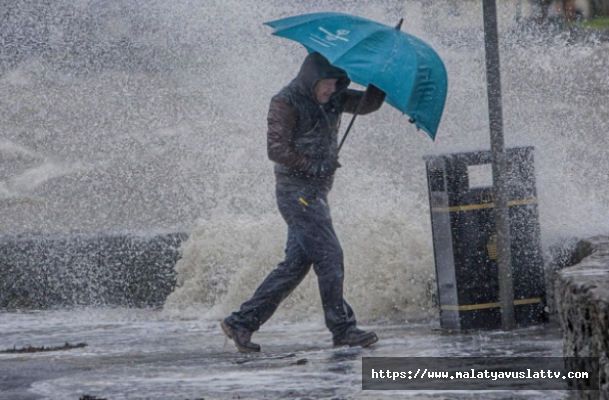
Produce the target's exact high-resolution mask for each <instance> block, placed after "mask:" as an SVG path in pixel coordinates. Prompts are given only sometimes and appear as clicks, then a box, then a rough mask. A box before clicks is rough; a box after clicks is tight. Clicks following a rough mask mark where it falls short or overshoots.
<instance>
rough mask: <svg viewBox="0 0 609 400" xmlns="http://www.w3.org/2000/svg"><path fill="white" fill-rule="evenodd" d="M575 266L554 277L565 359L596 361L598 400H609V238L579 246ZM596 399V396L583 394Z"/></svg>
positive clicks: (591, 393)
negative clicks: (598, 376)
mask: <svg viewBox="0 0 609 400" xmlns="http://www.w3.org/2000/svg"><path fill="white" fill-rule="evenodd" d="M573 258H574V259H573V261H574V263H575V264H574V265H573V266H571V267H568V268H565V269H563V270H561V271H559V272H558V273H557V277H556V281H555V285H554V290H555V299H556V306H557V315H558V319H559V321H560V325H561V327H562V330H563V335H564V342H563V345H564V355H565V356H567V357H599V358H600V385H601V398H602V399H609V380H608V376H609V359H608V355H609V236H595V237H592V238H589V239H584V240H582V241H580V242H579V244H578V246H577V248H576V250H575V253H574V257H573ZM581 398H585V399H598V398H599V394H598V392H589V393H587V392H582V397H581Z"/></svg>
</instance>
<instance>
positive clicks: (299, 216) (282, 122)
mask: <svg viewBox="0 0 609 400" xmlns="http://www.w3.org/2000/svg"><path fill="white" fill-rule="evenodd" d="M349 84H350V80H349V78H348V76H347V74H346V73H345V71H343V70H342V69H340V68H336V67H334V66H333V65H331V64H330V63H329V62H328V60H327V59H326V58H324V57H323V56H322V55H321V54H319V53H311V54H309V55H308V56H307V57H306V59H305V60H304V62H303V64H302V67H301V69H300V72H299V73H298V75H297V77H296V78H295V79H294V80H293V81H292V82H291V83H290V84H288V85H287V86H286V87H284V88H283V89H281V91H280V92H279V93H278V94H277V95H275V96H274V97H273V99H272V100H271V104H270V107H269V113H268V134H267V146H268V156H269V158H270V159H271V160H272V161H274V162H275V177H276V197H277V205H278V207H279V211H280V213H281V215H282V217H283V218H284V220H285V221H286V223H287V225H288V239H287V244H286V249H285V260H284V261H282V262H281V263H279V265H278V266H277V268H275V269H274V270H273V271H272V272H271V273H270V274H269V275H268V276H267V277H266V279H265V280H264V281H263V282H262V284H261V285H260V286H259V287H258V289H257V290H256V292H255V293H254V295H253V297H252V298H251V299H250V300H248V301H246V302H245V303H243V304H242V305H241V307H240V309H239V311H235V312H233V313H232V314H231V315H230V316H228V317H227V318H225V319H224V320H223V321H222V322H221V323H220V325H221V327H222V329H223V331H224V333H225V334H226V335H227V336H228V338H229V339H232V340H233V341H234V342H235V345H236V346H237V348H238V349H239V351H241V352H244V353H250V352H257V351H260V346H259V345H257V344H255V343H252V341H251V337H252V334H253V333H254V332H256V331H257V330H258V329H259V328H260V326H261V325H262V324H263V323H265V322H266V321H267V320H268V319H269V318H270V317H271V315H273V313H274V312H275V310H276V309H277V307H278V306H279V304H280V303H281V301H283V300H284V299H285V298H286V297H287V296H288V295H289V294H290V293H291V292H292V291H293V290H294V289H295V288H296V287H297V286H298V284H300V282H302V280H303V279H304V277H305V276H306V274H307V273H308V272H309V270H310V268H311V266H313V269H314V271H315V273H316V275H317V279H318V284H319V292H320V295H321V300H322V306H323V310H324V315H325V322H326V326H327V327H328V329H329V330H330V332H331V333H332V339H333V343H334V345H335V346H347V345H348V346H361V347H366V346H369V345H371V344H373V343H375V342H377V341H378V337H377V336H376V334H375V333H374V332H364V331H362V330H360V329H358V328H357V327H356V320H355V315H354V313H353V310H352V309H351V307H350V306H349V304H347V302H346V301H345V300H344V298H343V280H344V265H343V251H342V248H341V246H340V243H339V241H338V238H337V236H336V233H335V232H334V228H333V226H332V218H331V217H330V208H329V205H328V193H329V192H330V190H331V188H332V183H333V180H334V173H335V172H336V169H337V168H339V167H340V166H341V165H340V163H339V162H338V151H337V150H338V128H339V126H340V119H341V115H342V113H343V112H347V113H352V114H353V113H355V112H356V110H357V113H358V114H368V113H370V112H373V111H376V110H378V109H379V108H380V107H381V105H382V104H383V101H384V100H385V93H383V92H382V91H381V90H380V89H378V88H376V87H374V86H370V87H369V89H368V93H367V94H366V96H365V97H364V92H362V91H357V90H352V89H348V88H347V87H348V86H349ZM362 98H364V101H363V103H362V104H361V105H360V106H359V109H358V105H359V104H360V100H362Z"/></svg>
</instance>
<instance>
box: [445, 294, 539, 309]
mask: <svg viewBox="0 0 609 400" xmlns="http://www.w3.org/2000/svg"><path fill="white" fill-rule="evenodd" d="M537 303H541V298H539V297H536V298H533V299H518V300H514V305H515V306H522V305H525V304H537ZM497 307H501V303H481V304H471V305H467V306H451V305H443V306H440V309H441V310H444V311H472V310H483V309H486V308H497Z"/></svg>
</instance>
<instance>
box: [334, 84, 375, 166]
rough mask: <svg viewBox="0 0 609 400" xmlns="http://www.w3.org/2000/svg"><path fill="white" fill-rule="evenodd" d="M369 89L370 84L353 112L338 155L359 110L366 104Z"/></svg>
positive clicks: (337, 151)
mask: <svg viewBox="0 0 609 400" xmlns="http://www.w3.org/2000/svg"><path fill="white" fill-rule="evenodd" d="M369 89H370V85H368V86H366V91H365V92H364V95H363V96H362V98H361V99H360V101H359V103H358V104H357V108H356V109H355V114H353V117H352V118H351V122H349V126H347V130H346V131H345V134H344V135H343V138H342V139H341V141H340V144H339V145H338V150H336V155H338V153H339V152H340V149H341V147H343V143H345V139H347V135H348V134H349V131H351V127H352V126H353V123H354V122H355V118H356V117H357V114H359V111H360V110H361V109H362V106H363V105H364V101H365V100H366V96H368V90H369Z"/></svg>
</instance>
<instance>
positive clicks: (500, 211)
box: [482, 0, 515, 330]
mask: <svg viewBox="0 0 609 400" xmlns="http://www.w3.org/2000/svg"><path fill="white" fill-rule="evenodd" d="M482 9H483V15H484V49H485V53H486V82H487V92H488V114H489V121H490V131H491V132H490V133H491V158H492V163H493V198H494V203H495V207H494V209H495V224H496V226H497V250H498V253H499V259H498V261H499V295H500V300H501V326H502V327H503V329H504V330H511V329H513V328H514V325H515V323H514V291H513V282H512V251H511V240H510V219H509V218H510V217H509V209H508V204H507V190H506V189H507V187H506V179H505V170H506V162H505V161H506V160H505V148H504V141H503V115H502V113H503V112H502V108H501V75H500V73H499V40H498V34H497V3H496V0H483V2H482Z"/></svg>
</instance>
